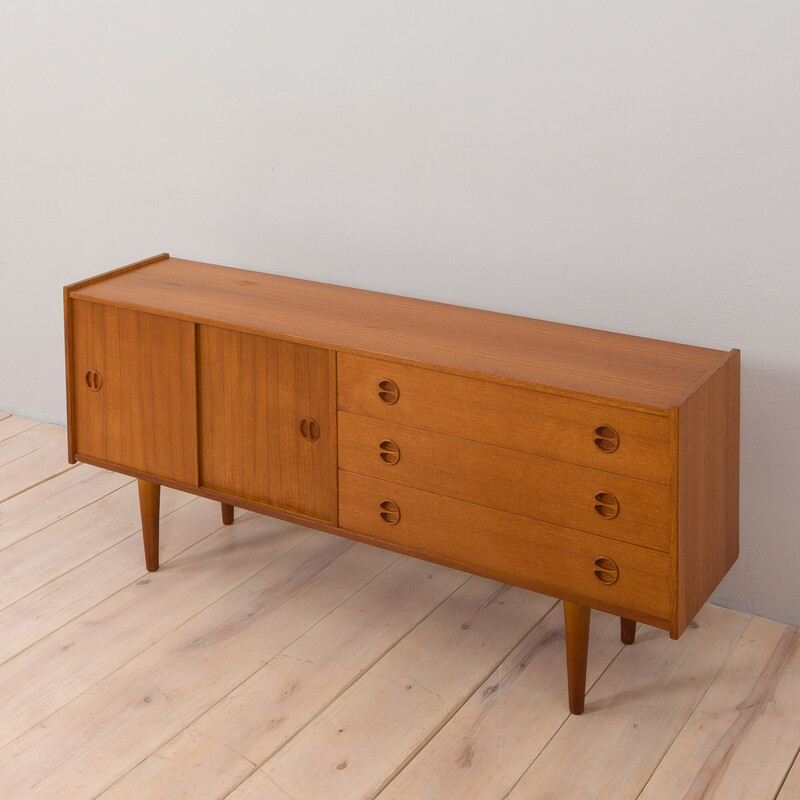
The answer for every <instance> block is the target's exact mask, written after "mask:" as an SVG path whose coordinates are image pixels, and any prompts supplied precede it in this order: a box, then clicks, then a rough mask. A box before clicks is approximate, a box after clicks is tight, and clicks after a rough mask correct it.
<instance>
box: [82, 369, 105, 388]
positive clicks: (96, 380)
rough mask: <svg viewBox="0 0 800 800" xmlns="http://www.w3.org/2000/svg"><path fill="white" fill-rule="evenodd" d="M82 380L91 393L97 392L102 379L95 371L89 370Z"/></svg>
mask: <svg viewBox="0 0 800 800" xmlns="http://www.w3.org/2000/svg"><path fill="white" fill-rule="evenodd" d="M84 380H85V381H86V385H87V386H88V387H89V388H90V389H91V390H92V391H93V392H99V391H100V387H101V386H102V385H103V378H102V377H101V375H100V373H99V372H98V371H97V370H96V369H90V370H89V371H88V372H87V373H86V375H85V376H84Z"/></svg>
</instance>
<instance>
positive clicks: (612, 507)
mask: <svg viewBox="0 0 800 800" xmlns="http://www.w3.org/2000/svg"><path fill="white" fill-rule="evenodd" d="M594 510H595V511H596V512H597V513H598V514H599V515H600V516H601V517H603V518H604V519H614V517H616V516H617V514H619V500H617V498H616V497H614V495H613V494H611V492H598V493H597V494H596V495H595V496H594Z"/></svg>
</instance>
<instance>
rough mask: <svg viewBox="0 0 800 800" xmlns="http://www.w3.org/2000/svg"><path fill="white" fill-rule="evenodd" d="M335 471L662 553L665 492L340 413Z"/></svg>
mask: <svg viewBox="0 0 800 800" xmlns="http://www.w3.org/2000/svg"><path fill="white" fill-rule="evenodd" d="M338 428H339V467H340V468H341V469H343V470H347V471H349V472H354V473H358V474H360V475H367V476H370V477H374V478H380V479H382V480H386V481H391V482H393V483H400V484H403V485H405V486H411V487H414V488H416V489H424V490H427V491H432V492H436V493H438V494H443V495H448V496H449V497H454V498H456V499H459V500H467V501H470V502H473V503H478V504H480V505H484V506H490V507H492V508H497V509H499V510H501V511H510V512H512V513H515V514H523V515H525V516H527V517H533V518H535V519H539V520H542V521H544V522H552V523H555V524H557V525H562V526H567V527H570V528H577V529H578V530H582V531H590V532H592V533H595V534H598V535H600V536H607V537H609V538H611V539H618V540H621V541H627V542H631V543H633V544H637V545H643V546H646V547H652V548H655V549H658V550H663V551H668V550H669V548H670V522H671V513H670V493H671V490H670V487H669V486H665V485H663V484H660V483H653V482H650V481H643V480H640V479H637V478H631V477H628V476H627V475H618V474H615V473H613V472H602V471H600V470H597V469H589V468H588V467H582V466H578V465H576V464H568V463H565V462H563V461H556V460H554V459H552V458H543V457H542V456H535V455H531V454H530V453H522V452H515V451H513V450H508V449H506V448H503V447H495V446H494V445H489V444H483V443H481V442H473V441H469V440H467V439H459V438H457V437H455V436H448V435H445V434H441V433H434V432H433V431H428V430H424V429H421V428H412V427H410V426H407V425H399V424H397V423H394V422H386V421H384V420H378V419H371V418H370V417H363V416H358V415H355V414H348V413H346V412H343V411H340V412H339V424H338Z"/></svg>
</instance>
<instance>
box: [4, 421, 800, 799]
mask: <svg viewBox="0 0 800 800" xmlns="http://www.w3.org/2000/svg"><path fill="white" fill-rule="evenodd" d="M0 498H6V499H5V500H2V501H0V570H2V574H3V581H2V582H0V697H2V698H3V700H2V713H0V797H2V798H3V800H40V799H44V798H46V800H98V799H99V798H102V800H126V798H129V797H139V796H142V797H147V798H148V799H149V800H180V798H187V800H188V798H191V800H212V798H213V800H220V799H221V798H228V800H255V799H256V798H257V799H258V800H354V799H355V798H359V800H362V799H363V800H374V799H375V798H379V800H450V798H458V799H459V800H545V798H548V799H549V800H561V799H562V798H563V799H564V800H580V799H581V798H589V799H590V800H593V799H594V798H600V797H602V798H609V800H626V799H627V798H631V799H633V798H638V799H639V800H672V798H675V799H676V800H677V799H678V798H680V799H681V800H687V799H689V798H697V799H698V800H699V798H704V799H705V800H745V799H746V800H776V798H777V800H800V755H799V753H798V751H800V630H798V629H796V628H792V627H791V626H787V625H784V624H781V623H777V622H772V621H769V620H765V619H761V618H757V617H755V618H751V617H750V616H748V615H745V614H739V613H737V612H733V611H729V610H726V609H722V608H719V607H716V606H712V605H707V606H705V607H704V608H703V610H702V611H701V613H700V614H699V615H698V617H697V620H696V623H695V624H693V626H692V627H690V628H689V629H688V630H687V631H686V633H685V634H684V635H683V636H682V637H681V639H680V640H679V641H677V642H673V641H670V640H669V638H668V636H667V635H666V634H665V633H664V632H663V631H658V630H655V629H652V628H649V627H647V626H640V628H639V630H638V632H637V641H636V643H635V644H634V645H630V646H623V645H622V644H621V643H620V641H619V623H618V620H617V619H616V618H614V617H611V616H609V615H606V614H601V613H599V612H594V613H593V617H592V632H591V636H592V641H591V649H590V658H589V675H588V684H587V685H588V693H587V700H586V711H585V713H584V714H583V715H582V716H580V717H574V716H571V715H570V714H569V713H568V711H567V708H566V677H565V664H564V639H563V619H562V613H563V612H562V607H561V604H556V603H555V601H553V600H552V599H550V598H548V597H544V596H542V595H537V594H534V593H531V592H525V591H523V590H520V589H514V588H510V587H506V586H503V585H501V584H497V583H494V582H492V581H488V580H485V579H482V578H475V577H471V576H469V575H467V574H465V573H462V572H457V571H455V570H449V569H446V568H444V567H439V566H434V565H431V564H427V563H424V562H422V561H416V560H414V559H411V558H407V557H405V556H398V555H396V554H394V553H390V552H387V551H383V550H378V549H376V548H370V547H368V546H366V545H362V544H356V543H353V542H350V541H347V540H344V539H339V538H337V537H335V536H329V535H326V534H323V533H320V532H317V531H312V530H309V529H305V528H301V527H299V526H296V525H292V524H289V523H285V522H280V521H278V520H274V519H269V518H266V517H260V516H258V515H255V514H252V513H244V512H237V518H236V520H235V522H234V524H233V525H231V526H223V525H222V524H221V518H220V508H219V504H217V503H213V502H211V501H209V500H204V499H200V498H192V497H190V496H187V495H182V494H180V493H178V492H175V491H171V490H165V491H164V493H163V502H162V509H161V512H162V537H161V563H162V566H161V569H160V570H159V571H158V572H156V573H147V572H146V571H145V569H144V563H143V562H144V559H143V551H142V542H141V530H140V520H139V514H138V509H137V505H136V486H135V482H133V481H131V479H129V478H126V477H124V476H120V475H115V474H113V473H109V472H106V471H104V470H99V469H96V468H94V467H89V466H86V465H69V464H68V463H67V461H66V444H65V434H64V430H63V429H62V428H58V427H57V426H53V425H47V424H40V423H38V422H36V421H35V420H26V419H22V418H19V417H15V416H9V415H4V414H3V413H2V412H0Z"/></svg>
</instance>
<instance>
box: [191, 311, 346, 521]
mask: <svg viewBox="0 0 800 800" xmlns="http://www.w3.org/2000/svg"><path fill="white" fill-rule="evenodd" d="M197 334H198V335H197V345H198V366H199V380H198V387H199V403H200V473H201V483H202V485H203V486H205V487H206V488H208V489H214V490H217V491H220V492H225V493H226V494H231V495H235V496H239V497H244V498H248V499H251V500H255V501H257V502H260V503H264V504H266V505H270V506H274V507H275V508H279V509H283V510H285V511H291V512H293V513H297V514H302V515H305V516H308V517H313V518H315V519H319V520H324V521H326V522H331V523H335V522H336V416H335V389H334V387H335V377H334V376H335V371H334V370H335V365H334V359H335V355H334V354H333V353H332V352H331V351H328V350H323V349H322V348H318V347H308V346H306V345H300V344H294V343H292V342H285V341H280V340H277V339H270V338H268V337H264V336H255V335H252V334H246V333H239V332H236V331H230V330H226V329H223V328H215V327H211V326H206V325H200V326H198V329H197Z"/></svg>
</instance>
